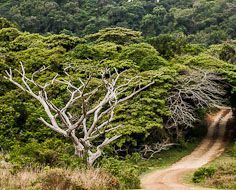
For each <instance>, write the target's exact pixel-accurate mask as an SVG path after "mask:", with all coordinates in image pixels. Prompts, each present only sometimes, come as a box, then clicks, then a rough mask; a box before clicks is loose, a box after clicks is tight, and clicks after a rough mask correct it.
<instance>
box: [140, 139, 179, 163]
mask: <svg viewBox="0 0 236 190" xmlns="http://www.w3.org/2000/svg"><path fill="white" fill-rule="evenodd" d="M173 145H177V144H176V143H171V142H170V140H169V139H165V140H164V141H162V142H158V143H153V144H151V145H148V144H146V145H144V146H143V147H142V150H141V153H142V154H143V156H144V157H145V158H148V159H151V158H152V157H153V156H155V154H157V153H159V152H161V151H163V150H168V149H169V148H170V147H171V146H173Z"/></svg>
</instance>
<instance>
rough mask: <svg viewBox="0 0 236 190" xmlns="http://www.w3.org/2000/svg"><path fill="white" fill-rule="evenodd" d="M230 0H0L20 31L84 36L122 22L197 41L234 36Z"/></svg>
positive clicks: (234, 19) (148, 31)
mask: <svg viewBox="0 0 236 190" xmlns="http://www.w3.org/2000/svg"><path fill="white" fill-rule="evenodd" d="M235 11H236V8H235V1H234V0H216V1H212V0H210V1H209V0H197V1H195V0H187V1H182V0H175V1H173V0H160V1H159V2H158V1H156V0H144V1H143V0H133V1H127V0H86V1H85V0H70V1H68V0H60V1H55V0H50V1H45V0H41V1H38V0H20V1H16V0H4V1H1V2H0V15H2V16H4V17H6V18H8V19H10V20H11V21H13V22H16V23H17V24H18V25H19V26H20V28H21V29H22V30H23V31H29V32H33V33H35V32H37V33H47V32H50V33H57V34H58V33H64V34H73V35H78V36H84V35H86V34H91V33H95V32H98V31H99V30H100V29H103V28H106V27H125V28H130V29H132V30H137V31H141V32H142V34H143V35H144V36H156V35H159V34H166V33H173V32H181V33H184V34H185V35H189V40H190V41H192V42H197V43H205V44H214V43H219V42H222V41H224V40H227V39H232V38H235V36H236V33H235V31H236V26H235V23H236V17H235V14H234V13H235Z"/></svg>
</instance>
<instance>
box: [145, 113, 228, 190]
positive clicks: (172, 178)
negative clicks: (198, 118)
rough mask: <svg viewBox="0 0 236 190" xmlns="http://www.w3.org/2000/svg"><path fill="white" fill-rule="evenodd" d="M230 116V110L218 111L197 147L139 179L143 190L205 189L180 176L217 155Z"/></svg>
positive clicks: (222, 144) (223, 142) (222, 147)
mask: <svg viewBox="0 0 236 190" xmlns="http://www.w3.org/2000/svg"><path fill="white" fill-rule="evenodd" d="M231 117H232V111H229V110H222V111H220V112H218V113H217V114H216V115H215V116H214V117H213V120H212V121H211V122H210V125H209V127H208V133H207V136H206V137H205V138H204V139H203V141H202V142H201V143H200V144H199V145H198V147H197V148H196V149H195V150H194V151H193V152H192V153H191V154H190V155H188V156H186V157H184V158H182V159H181V160H180V161H178V162H177V163H175V164H174V165H172V166H171V167H169V168H167V169H163V170H158V171H154V172H151V173H149V174H147V175H145V176H143V177H142V179H141V187H142V189H145V190H207V189H208V188H202V187H194V186H191V185H187V184H183V182H182V181H181V177H183V175H185V174H186V173H189V172H192V171H194V170H196V169H197V168H200V167H201V166H203V165H205V164H207V163H208V162H210V161H212V160H214V159H215V158H216V157H218V156H219V155H220V154H221V153H222V152H223V151H224V147H225V141H224V134H225V129H226V124H227V121H228V119H229V118H231Z"/></svg>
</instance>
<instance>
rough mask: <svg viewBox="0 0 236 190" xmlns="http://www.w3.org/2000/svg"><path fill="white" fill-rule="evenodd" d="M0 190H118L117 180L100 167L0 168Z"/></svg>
mask: <svg viewBox="0 0 236 190" xmlns="http://www.w3.org/2000/svg"><path fill="white" fill-rule="evenodd" d="M0 189H1V190H36V189H37V190H51V189H55V190H118V189H119V182H118V180H117V179H116V178H115V177H113V176H111V175H110V174H108V173H106V172H104V171H102V170H100V169H93V168H91V169H86V170H69V169H65V168H64V169H62V168H54V169H47V170H38V171H36V170H35V169H34V170H33V169H25V170H22V171H20V172H17V173H15V174H13V173H11V170H10V169H7V168H5V169H4V168H1V169H0Z"/></svg>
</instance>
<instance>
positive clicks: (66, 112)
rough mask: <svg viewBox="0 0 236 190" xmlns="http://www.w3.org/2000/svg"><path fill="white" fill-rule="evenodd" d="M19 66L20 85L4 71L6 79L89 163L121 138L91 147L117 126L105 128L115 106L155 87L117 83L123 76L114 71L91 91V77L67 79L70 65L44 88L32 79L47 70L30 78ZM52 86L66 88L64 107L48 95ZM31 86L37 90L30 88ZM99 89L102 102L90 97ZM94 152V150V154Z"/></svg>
mask: <svg viewBox="0 0 236 190" xmlns="http://www.w3.org/2000/svg"><path fill="white" fill-rule="evenodd" d="M20 66H21V70H20V71H17V73H18V74H19V75H20V77H21V80H20V82H18V81H17V80H16V79H15V78H16V77H14V76H13V72H12V70H11V69H10V70H9V71H6V76H5V79H7V80H9V81H10V82H12V83H13V84H14V85H16V86H17V87H18V88H20V89H21V90H23V91H25V92H27V93H28V94H29V95H31V96H32V97H33V98H35V99H36V100H38V102H39V103H40V104H41V105H42V106H43V108H44V111H45V113H46V115H47V117H48V118H47V119H48V120H49V121H48V120H47V119H44V118H43V117H40V118H39V120H40V121H41V122H42V123H43V124H44V125H46V126H47V127H49V128H51V129H52V130H54V131H55V132H57V133H60V134H62V135H63V136H65V137H68V138H70V139H71V140H72V142H73V144H74V147H75V154H77V155H78V156H81V157H87V156H88V163H89V164H93V162H94V161H95V160H96V159H97V158H98V157H99V156H101V154H102V149H103V148H104V147H105V146H107V145H108V144H110V143H112V142H113V141H115V140H117V139H118V138H119V137H120V136H121V135H115V136H113V137H111V138H109V139H108V138H105V140H104V141H103V142H102V143H101V144H100V145H97V146H96V148H94V146H95V145H94V143H93V142H94V141H95V140H96V139H98V138H99V139H100V138H101V137H104V134H106V133H108V132H110V131H113V130H115V129H117V128H118V127H120V126H117V127H113V128H107V126H108V125H109V124H110V123H111V122H112V120H113V117H114V110H115V108H116V107H117V105H118V104H120V103H122V102H124V101H127V100H129V99H131V98H132V97H134V96H135V95H137V94H138V93H140V92H141V91H143V90H145V89H147V88H148V87H150V86H151V85H153V84H154V82H153V81H151V82H149V83H148V84H146V85H141V83H140V79H141V77H133V78H131V79H127V80H120V79H121V78H123V75H122V74H123V73H119V72H118V71H117V70H116V69H115V72H112V71H111V70H110V69H106V70H105V71H103V73H102V74H101V81H102V84H101V85H98V86H97V87H94V88H92V89H91V86H90V82H91V79H92V77H91V76H89V77H88V78H87V79H85V80H83V79H81V78H79V79H78V81H79V85H75V84H74V83H73V82H72V80H71V79H70V78H71V76H70V74H69V72H68V69H69V68H71V66H69V67H66V68H65V69H64V70H65V73H66V77H64V78H63V77H61V76H59V75H58V74H57V75H56V76H55V77H53V78H52V79H51V80H50V81H48V82H46V83H45V84H44V85H43V84H39V83H37V80H36V79H35V78H36V77H35V76H36V75H39V74H40V73H41V72H43V71H46V69H47V67H43V68H41V69H40V70H38V71H35V72H34V73H33V74H32V75H31V77H28V75H26V72H25V68H24V65H23V63H20ZM131 82H135V83H136V84H137V85H136V86H135V87H134V88H133V89H132V88H131V87H130V83H131ZM55 84H57V85H63V86H66V89H67V92H68V93H67V94H68V99H67V101H66V102H64V105H63V107H60V106H57V105H55V104H54V103H53V101H52V100H51V97H49V94H48V93H47V90H48V87H49V86H51V87H53V86H54V85H55ZM33 86H34V87H37V88H33ZM130 88H131V89H130ZM99 90H102V92H104V95H103V97H101V99H99V100H96V101H94V100H93V98H95V97H96V93H97V92H98V91H99ZM128 92H130V93H128ZM92 97H93V98H92ZM74 106H76V108H77V110H78V109H79V110H80V112H76V113H73V112H72V109H71V108H72V107H74ZM74 115H75V116H76V117H74ZM95 144H96V143H95ZM94 149H96V151H95V152H94Z"/></svg>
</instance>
